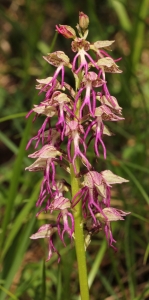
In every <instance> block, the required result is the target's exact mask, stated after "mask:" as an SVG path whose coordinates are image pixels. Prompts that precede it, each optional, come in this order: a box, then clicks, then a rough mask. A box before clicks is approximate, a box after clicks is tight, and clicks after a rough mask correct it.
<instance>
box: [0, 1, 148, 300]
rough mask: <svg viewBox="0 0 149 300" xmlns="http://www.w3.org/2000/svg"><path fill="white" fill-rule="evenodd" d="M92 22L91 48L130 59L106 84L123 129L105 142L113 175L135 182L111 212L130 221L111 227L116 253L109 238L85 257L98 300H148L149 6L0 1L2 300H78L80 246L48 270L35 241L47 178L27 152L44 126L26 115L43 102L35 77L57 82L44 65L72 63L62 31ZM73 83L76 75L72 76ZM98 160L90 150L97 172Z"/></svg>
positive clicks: (43, 249)
mask: <svg viewBox="0 0 149 300" xmlns="http://www.w3.org/2000/svg"><path fill="white" fill-rule="evenodd" d="M79 11H83V12H84V13H86V14H87V15H88V16H89V18H90V27H89V30H90V31H89V40H90V41H91V42H95V41H97V40H107V39H108V40H115V44H114V46H113V51H112V54H111V55H112V56H113V57H114V58H115V59H116V58H119V57H122V60H121V61H119V63H118V64H119V66H120V68H121V69H122V70H123V73H122V74H116V75H114V74H113V75H112V74H110V75H109V76H108V77H107V81H108V87H109V90H110V92H111V94H112V95H114V96H115V97H116V98H117V99H118V101H119V104H120V106H122V107H123V115H124V117H125V121H123V122H119V124H116V123H113V124H110V128H111V130H112V131H113V132H114V133H115V136H112V137H109V138H107V139H106V140H105V142H106V146H107V149H108V155H107V161H106V162H104V161H103V159H102V157H101V160H98V164H99V170H102V169H105V168H109V169H110V170H112V171H113V172H115V173H116V174H118V175H120V176H122V177H125V178H127V179H129V183H127V184H124V185H122V186H119V187H116V188H114V189H113V192H112V206H114V207H117V208H119V209H124V210H126V211H131V215H130V216H128V217H127V218H126V220H125V221H123V222H120V221H119V222H117V223H114V224H113V232H114V233H113V235H114V238H115V239H116V240H117V247H118V252H117V253H116V254H115V253H114V252H113V250H111V249H108V248H107V244H106V241H105V239H104V236H103V235H102V234H100V235H99V236H95V237H93V240H92V243H91V244H90V246H89V247H88V250H87V263H88V272H89V285H90V295H91V297H90V299H91V300H99V299H102V300H103V299H105V300H115V299H116V300H125V299H130V300H142V299H149V282H148V278H149V276H148V273H149V259H148V254H149V243H148V239H149V238H148V237H149V218H148V215H149V196H148V193H149V163H148V162H149V139H148V135H149V126H148V122H149V1H148V0H141V1H140V0H131V1H129V0H122V1H118V0H117V1H116V0H88V1H82V2H81V1H80V0H75V1H73V0H71V1H70V0H59V1H58V0H55V1H54V0H53V1H51V0H48V1H47V0H36V1H33V0H13V1H9V0H1V1H0V25H1V32H0V72H1V76H0V110H1V116H0V164H1V168H0V170H1V171H0V205H1V208H0V215H1V218H0V219H1V231H0V241H1V267H0V272H1V277H0V299H1V300H4V299H15V300H17V299H19V300H32V299H33V300H34V299H36V300H41V299H42V300H48V299H50V300H61V299H65V300H70V299H72V300H78V299H79V297H78V295H79V286H78V277H77V264H76V258H75V251H74V248H73V246H71V245H69V244H68V246H66V247H65V248H64V247H63V245H62V243H61V242H59V241H58V240H57V241H55V242H56V244H57V247H58V249H61V250H60V253H61V255H62V259H61V263H60V264H59V265H58V264H57V257H56V256H53V258H52V259H51V260H50V262H47V263H44V261H45V258H46V257H47V243H46V241H40V240H39V241H31V240H30V239H29V236H30V235H31V234H32V233H34V232H35V231H36V230H37V229H38V227H39V226H40V225H42V224H44V223H45V222H47V221H46V217H48V216H43V215H41V217H40V218H38V220H36V218H35V214H36V209H35V203H36V200H37V198H38V193H39V187H40V182H41V176H42V175H41V174H33V173H29V172H25V171H24V169H25V167H26V166H28V165H29V164H30V160H29V159H28V157H27V155H28V153H31V152H33V151H31V150H33V148H32V149H31V150H29V151H25V147H26V144H27V142H28V140H29V138H30V137H31V136H33V135H35V133H36V131H37V130H38V128H39V124H40V120H39V121H38V122H37V123H35V124H32V117H31V118H29V119H28V120H26V119H25V115H26V113H27V111H28V110H30V109H31V107H32V105H33V103H39V101H40V100H41V99H42V96H40V97H39V96H38V94H37V91H36V90H35V88H34V86H35V83H36V78H44V77H48V76H52V74H53V71H54V68H53V67H51V66H50V65H49V64H47V63H46V62H45V61H44V60H43V58H42V56H43V55H46V53H47V52H50V51H55V50H63V51H65V52H66V54H67V55H70V57H72V53H71V50H70V41H69V40H66V39H64V38H63V37H61V36H58V37H57V36H56V35H55V25H56V24H68V25H71V26H72V27H75V26H76V23H77V22H78V12H79ZM67 79H68V81H69V75H68V78H67ZM92 156H93V153H92V152H91V151H90V157H91V159H92V163H96V164H97V162H96V161H95V162H94V160H93V157H92Z"/></svg>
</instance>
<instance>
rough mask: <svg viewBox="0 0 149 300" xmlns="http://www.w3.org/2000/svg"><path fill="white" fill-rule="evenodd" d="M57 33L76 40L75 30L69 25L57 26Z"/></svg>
mask: <svg viewBox="0 0 149 300" xmlns="http://www.w3.org/2000/svg"><path fill="white" fill-rule="evenodd" d="M56 31H57V32H58V33H60V34H62V35H63V36H64V37H65V38H66V39H75V37H76V33H75V30H74V29H73V28H72V27H71V26H68V25H59V27H58V26H57V25H56Z"/></svg>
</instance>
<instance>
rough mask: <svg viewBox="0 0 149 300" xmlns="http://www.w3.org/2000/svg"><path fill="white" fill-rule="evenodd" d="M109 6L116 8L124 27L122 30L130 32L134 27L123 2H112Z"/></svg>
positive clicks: (112, 0) (113, 0) (114, 0)
mask: <svg viewBox="0 0 149 300" xmlns="http://www.w3.org/2000/svg"><path fill="white" fill-rule="evenodd" d="M109 4H110V5H111V6H112V7H113V8H114V10H115V12H116V14H117V16H118V18H119V22H120V24H121V26H122V28H123V29H124V30H125V31H128V32H130V31H131V29H132V25H131V22H130V19H129V16H128V14H127V10H126V9H125V6H124V4H123V3H122V2H120V1H117V0H110V1H109Z"/></svg>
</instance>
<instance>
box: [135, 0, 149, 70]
mask: <svg viewBox="0 0 149 300" xmlns="http://www.w3.org/2000/svg"><path fill="white" fill-rule="evenodd" d="M138 4H139V5H138V13H137V16H136V17H137V19H136V24H135V26H134V27H133V28H134V33H133V39H132V42H133V45H132V51H131V57H132V70H133V69H134V68H135V66H136V65H137V63H138V61H139V59H140V55H141V50H142V46H143V42H144V33H145V26H146V24H145V19H146V17H147V15H148V5H149V0H142V1H140V2H138Z"/></svg>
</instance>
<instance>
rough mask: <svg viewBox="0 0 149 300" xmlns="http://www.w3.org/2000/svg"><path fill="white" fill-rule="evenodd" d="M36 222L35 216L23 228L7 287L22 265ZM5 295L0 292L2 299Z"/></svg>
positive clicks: (8, 275) (8, 276) (2, 299)
mask: <svg viewBox="0 0 149 300" xmlns="http://www.w3.org/2000/svg"><path fill="white" fill-rule="evenodd" d="M34 223H35V218H32V217H31V218H30V220H29V221H28V222H27V224H26V226H24V229H23V230H22V232H21V234H20V235H19V241H18V243H17V252H15V253H12V254H14V257H13V255H12V264H11V265H10V266H9V269H8V270H9V271H8V274H7V276H6V280H5V284H4V288H5V289H9V288H10V286H11V283H12V281H13V279H14V276H15V274H16V272H17V270H18V269H19V267H20V265H21V262H22V258H23V256H24V253H25V251H26V249H27V247H28V244H29V242H30V240H29V236H30V234H31V232H32V230H33V226H34ZM5 296H6V294H5V292H4V291H2V293H1V294H0V299H1V300H4V299H5Z"/></svg>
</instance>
